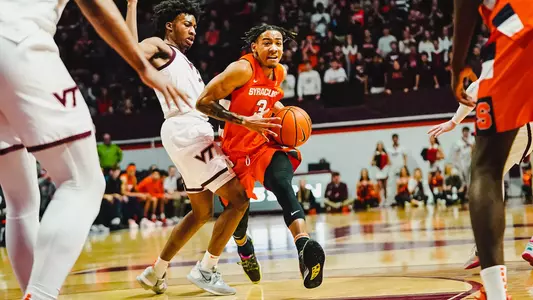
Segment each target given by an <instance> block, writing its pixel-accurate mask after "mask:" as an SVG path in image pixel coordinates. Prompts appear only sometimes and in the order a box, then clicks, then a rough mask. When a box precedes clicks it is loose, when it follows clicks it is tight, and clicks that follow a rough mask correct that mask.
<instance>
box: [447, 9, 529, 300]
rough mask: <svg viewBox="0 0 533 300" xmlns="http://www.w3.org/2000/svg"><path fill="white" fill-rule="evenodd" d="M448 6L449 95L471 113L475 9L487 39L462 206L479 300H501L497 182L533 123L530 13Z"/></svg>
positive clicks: (501, 221) (501, 212) (501, 216)
mask: <svg viewBox="0 0 533 300" xmlns="http://www.w3.org/2000/svg"><path fill="white" fill-rule="evenodd" d="M454 4H455V7H454V10H455V11H454V20H455V26H454V37H453V54H454V55H453V59H452V63H451V65H452V89H453V91H454V93H455V96H456V98H457V100H458V101H459V102H460V103H462V104H464V105H466V106H471V107H472V106H474V105H476V102H475V101H474V99H472V98H473V97H470V96H469V95H467V94H466V92H465V90H464V87H463V83H464V79H465V78H467V77H468V78H473V77H475V76H473V75H472V71H471V69H469V68H466V67H465V61H466V56H467V53H468V48H469V46H470V41H471V39H472V35H473V32H474V28H475V25H476V20H477V18H476V14H477V12H476V11H477V10H478V9H479V11H480V12H481V15H482V18H483V21H484V22H485V24H486V25H487V27H488V28H489V30H490V33H491V36H490V38H489V41H488V42H487V44H486V45H485V46H484V49H483V51H484V57H485V61H484V62H483V68H482V71H481V75H480V79H479V88H478V90H477V97H475V98H476V99H477V105H476V147H475V149H474V153H473V156H472V171H471V172H472V179H471V185H470V189H469V198H470V217H471V222H472V228H473V230H474V237H475V240H476V246H477V250H478V254H479V261H480V265H481V269H482V270H481V278H482V280H483V283H484V289H482V291H481V299H488V300H504V299H509V298H510V297H509V296H507V291H506V290H507V275H506V272H507V270H506V268H505V266H504V254H503V236H504V230H505V205H504V202H503V188H502V186H503V180H502V178H503V176H502V174H503V172H504V168H505V165H506V163H507V161H508V160H509V159H511V157H510V149H511V148H512V146H513V144H515V143H523V144H524V145H525V146H524V149H523V150H524V153H527V152H528V151H529V147H531V129H530V128H529V127H527V128H526V134H520V132H521V131H523V129H522V128H524V126H527V125H526V124H528V123H529V122H531V121H533V96H532V95H531V89H530V86H531V80H532V78H533V60H532V59H531V57H532V55H533V30H532V29H533V8H532V7H531V1H527V0H484V1H483V2H482V3H481V1H479V0H454ZM480 4H481V5H480ZM524 139H525V140H526V142H525V143H524Z"/></svg>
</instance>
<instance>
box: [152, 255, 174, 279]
mask: <svg viewBox="0 0 533 300" xmlns="http://www.w3.org/2000/svg"><path fill="white" fill-rule="evenodd" d="M169 263H170V262H168V261H166V260H163V259H161V257H158V258H157V260H156V262H155V264H154V271H155V276H157V278H163V275H165V273H166V272H167V269H168V264H169Z"/></svg>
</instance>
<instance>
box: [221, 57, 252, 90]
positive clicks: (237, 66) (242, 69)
mask: <svg viewBox="0 0 533 300" xmlns="http://www.w3.org/2000/svg"><path fill="white" fill-rule="evenodd" d="M224 73H225V75H226V76H227V78H231V79H233V80H234V81H238V82H239V84H238V85H239V86H242V85H244V84H245V83H246V82H248V81H250V80H251V79H252V77H253V76H254V69H253V67H252V65H251V64H250V62H248V61H247V60H243V59H239V60H237V61H234V62H232V63H231V64H229V66H228V67H227V68H226V70H225V71H224Z"/></svg>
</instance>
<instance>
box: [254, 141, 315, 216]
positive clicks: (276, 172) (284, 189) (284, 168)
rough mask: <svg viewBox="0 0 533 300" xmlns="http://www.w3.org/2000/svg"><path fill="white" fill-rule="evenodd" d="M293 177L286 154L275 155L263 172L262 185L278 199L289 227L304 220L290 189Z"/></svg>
mask: <svg viewBox="0 0 533 300" xmlns="http://www.w3.org/2000/svg"><path fill="white" fill-rule="evenodd" d="M293 175H294V172H293V170H292V164H291V162H290V160H289V158H288V157H287V154H285V153H283V152H277V153H275V154H274V156H273V157H272V160H271V162H270V164H269V165H268V168H267V169H266V171H265V180H264V185H265V188H267V189H268V190H270V191H271V192H272V193H274V195H275V196H276V198H277V199H278V203H279V205H280V206H281V208H282V209H283V218H284V219H285V224H287V226H290V225H291V224H292V222H294V220H296V219H305V214H304V210H303V208H302V206H301V205H300V203H299V202H298V199H297V198H296V193H295V192H294V190H293V189H292V177H293Z"/></svg>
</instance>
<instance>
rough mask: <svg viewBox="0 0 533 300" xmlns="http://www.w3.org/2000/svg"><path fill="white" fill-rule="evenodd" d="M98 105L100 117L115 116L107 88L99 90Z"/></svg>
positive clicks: (97, 95)
mask: <svg viewBox="0 0 533 300" xmlns="http://www.w3.org/2000/svg"><path fill="white" fill-rule="evenodd" d="M96 105H97V106H98V113H99V114H100V115H108V114H113V100H112V99H111V97H110V96H109V90H108V89H107V88H105V87H102V88H100V90H97V94H96Z"/></svg>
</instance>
